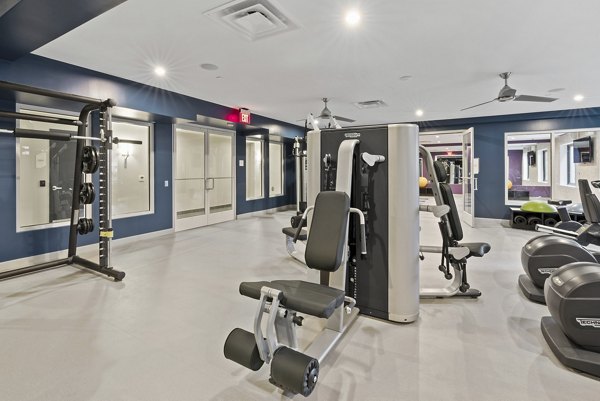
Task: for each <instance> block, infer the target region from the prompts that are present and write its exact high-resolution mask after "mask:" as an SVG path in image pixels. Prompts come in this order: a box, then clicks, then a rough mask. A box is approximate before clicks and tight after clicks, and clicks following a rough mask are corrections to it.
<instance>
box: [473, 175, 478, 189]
mask: <svg viewBox="0 0 600 401" xmlns="http://www.w3.org/2000/svg"><path fill="white" fill-rule="evenodd" d="M473 180H474V181H475V182H474V184H475V188H474V190H475V191H477V177H475V178H473Z"/></svg>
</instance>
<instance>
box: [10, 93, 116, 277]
mask: <svg viewBox="0 0 600 401" xmlns="http://www.w3.org/2000/svg"><path fill="white" fill-rule="evenodd" d="M5 93H8V97H11V98H18V97H19V96H21V95H22V94H27V96H28V98H29V96H30V95H33V96H34V97H39V98H40V101H43V102H48V101H52V102H53V104H60V105H62V104H69V105H71V106H72V105H73V103H76V104H84V106H83V108H82V109H81V112H80V114H79V119H78V120H75V121H73V120H65V119H60V118H54V117H44V116H38V115H30V114H27V113H15V112H9V111H0V118H4V119H21V120H30V121H42V122H50V123H54V124H63V125H71V126H72V125H76V126H77V127H78V130H77V136H69V134H65V132H61V131H56V132H53V131H50V132H46V131H32V130H14V132H13V134H14V136H15V137H27V138H37V139H51V140H63V141H64V140H73V139H75V140H76V141H77V148H76V157H75V172H74V179H73V198H72V203H71V220H70V229H69V247H68V254H67V257H66V258H61V259H58V260H55V261H51V262H46V263H40V264H36V265H32V266H27V267H23V268H19V269H14V270H9V271H5V272H2V273H0V280H4V279H8V278H13V277H17V276H22V275H25V274H31V273H35V272H39V271H44V270H48V269H53V268H57V267H61V266H66V265H78V266H81V267H84V268H86V269H89V270H93V271H95V272H98V273H101V274H104V275H106V276H109V277H112V278H114V280H115V281H121V280H122V279H123V278H124V277H125V273H124V272H122V271H119V270H116V269H114V268H113V267H112V266H111V261H110V241H111V239H112V237H113V229H112V219H111V150H112V143H113V136H112V127H111V108H112V107H114V106H116V103H115V102H114V101H113V100H112V99H107V100H101V99H94V98H88V97H84V96H79V95H73V94H67V93H61V92H55V91H51V90H47V89H40V88H35V87H31V86H26V85H20V84H14V83H10V82H5V81H0V95H3V94H5ZM94 111H98V116H99V117H98V118H99V123H100V138H99V143H100V145H99V147H100V152H99V175H100V177H99V178H100V179H99V181H100V185H99V191H98V193H99V203H100V217H99V220H100V221H99V235H100V238H99V249H98V253H99V261H98V263H96V262H93V261H90V260H87V259H84V258H82V257H80V256H78V255H77V235H78V230H77V226H78V223H79V215H80V207H81V202H80V198H79V188H80V186H81V184H82V181H83V170H82V156H83V148H84V147H85V145H86V141H88V140H91V139H97V138H90V137H87V136H86V127H87V122H88V119H89V117H90V114H91V113H92V112H94Z"/></svg>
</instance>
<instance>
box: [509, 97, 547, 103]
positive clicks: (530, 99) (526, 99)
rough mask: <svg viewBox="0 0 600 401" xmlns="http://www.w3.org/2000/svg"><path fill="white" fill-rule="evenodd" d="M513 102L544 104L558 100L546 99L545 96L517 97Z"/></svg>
mask: <svg viewBox="0 0 600 401" xmlns="http://www.w3.org/2000/svg"><path fill="white" fill-rule="evenodd" d="M513 100H515V101H517V102H544V103H550V102H553V101H555V100H558V98H556V97H544V96H530V95H519V96H517V97H515V98H514V99H513Z"/></svg>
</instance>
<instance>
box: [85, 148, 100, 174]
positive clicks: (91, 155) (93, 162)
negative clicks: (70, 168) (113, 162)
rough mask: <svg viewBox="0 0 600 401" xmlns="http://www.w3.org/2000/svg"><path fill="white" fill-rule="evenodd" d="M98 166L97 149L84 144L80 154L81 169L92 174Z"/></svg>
mask: <svg viewBox="0 0 600 401" xmlns="http://www.w3.org/2000/svg"><path fill="white" fill-rule="evenodd" d="M98 166H99V164H98V150H96V148H95V147H94V146H85V147H84V148H83V152H82V155H81V170H82V171H83V172H84V173H85V174H94V173H95V172H96V171H98Z"/></svg>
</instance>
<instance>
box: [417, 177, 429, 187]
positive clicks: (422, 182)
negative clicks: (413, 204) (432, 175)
mask: <svg viewBox="0 0 600 401" xmlns="http://www.w3.org/2000/svg"><path fill="white" fill-rule="evenodd" d="M426 186H427V178H425V177H419V188H425V187H426Z"/></svg>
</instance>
